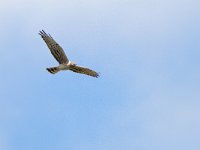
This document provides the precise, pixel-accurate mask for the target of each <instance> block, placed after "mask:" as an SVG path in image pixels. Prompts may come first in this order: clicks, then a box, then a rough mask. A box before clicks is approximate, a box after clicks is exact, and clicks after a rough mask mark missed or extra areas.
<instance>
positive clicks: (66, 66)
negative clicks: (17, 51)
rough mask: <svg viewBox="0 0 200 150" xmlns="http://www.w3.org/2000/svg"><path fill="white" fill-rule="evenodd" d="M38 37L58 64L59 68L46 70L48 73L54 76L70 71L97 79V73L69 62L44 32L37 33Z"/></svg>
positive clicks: (57, 45) (59, 47)
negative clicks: (62, 71)
mask: <svg viewBox="0 0 200 150" xmlns="http://www.w3.org/2000/svg"><path fill="white" fill-rule="evenodd" d="M39 35H41V37H42V38H43V40H44V41H45V43H46V44H47V46H48V48H49V49H50V51H51V54H52V55H53V56H54V58H55V59H56V60H57V61H58V63H59V66H57V67H51V68H47V70H48V71H49V72H50V73H52V74H55V73H57V72H59V71H61V70H71V71H73V72H76V73H82V74H86V75H89V76H92V77H96V78H97V77H99V74H98V73H97V72H95V71H93V70H91V69H88V68H85V67H81V66H78V65H77V64H75V63H73V62H72V61H70V60H69V59H68V58H67V56H66V55H65V52H64V50H63V49H62V47H61V46H60V45H59V44H58V43H57V42H56V41H55V40H54V39H53V38H52V37H51V35H50V34H47V33H45V32H44V30H42V31H40V32H39Z"/></svg>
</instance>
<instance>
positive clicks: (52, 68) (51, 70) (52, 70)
mask: <svg viewBox="0 0 200 150" xmlns="http://www.w3.org/2000/svg"><path fill="white" fill-rule="evenodd" d="M47 71H49V72H50V73H52V74H55V73H57V72H58V71H60V69H59V67H51V68H47Z"/></svg>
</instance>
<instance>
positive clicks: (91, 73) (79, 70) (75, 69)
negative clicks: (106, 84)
mask: <svg viewBox="0 0 200 150" xmlns="http://www.w3.org/2000/svg"><path fill="white" fill-rule="evenodd" d="M70 70H72V71H73V72H76V73H82V74H86V75H89V76H92V77H96V78H98V77H99V73H97V72H95V71H94V70H91V69H89V68H85V67H81V66H77V65H73V66H70Z"/></svg>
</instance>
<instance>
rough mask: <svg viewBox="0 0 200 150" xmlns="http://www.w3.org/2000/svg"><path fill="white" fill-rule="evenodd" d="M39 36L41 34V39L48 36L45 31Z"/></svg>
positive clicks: (40, 32)
mask: <svg viewBox="0 0 200 150" xmlns="http://www.w3.org/2000/svg"><path fill="white" fill-rule="evenodd" d="M38 34H39V35H41V37H45V36H48V35H47V34H46V32H45V31H44V30H42V31H39V33H38Z"/></svg>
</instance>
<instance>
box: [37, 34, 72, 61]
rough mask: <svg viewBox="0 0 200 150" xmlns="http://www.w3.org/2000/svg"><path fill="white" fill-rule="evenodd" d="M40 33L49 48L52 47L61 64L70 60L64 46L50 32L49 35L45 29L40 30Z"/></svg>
mask: <svg viewBox="0 0 200 150" xmlns="http://www.w3.org/2000/svg"><path fill="white" fill-rule="evenodd" d="M39 35H41V37H42V38H43V40H44V41H45V43H46V44H47V46H48V48H49V49H50V51H51V54H52V55H53V56H54V58H55V59H56V60H57V61H58V62H59V63H60V64H63V63H68V62H69V60H68V58H67V56H66V55H65V52H64V50H63V49H62V47H61V46H60V45H59V44H58V43H57V42H56V41H55V40H54V39H53V38H52V37H51V35H50V34H49V35H48V34H46V33H45V31H44V30H42V31H40V33H39Z"/></svg>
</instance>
